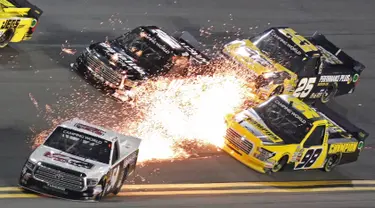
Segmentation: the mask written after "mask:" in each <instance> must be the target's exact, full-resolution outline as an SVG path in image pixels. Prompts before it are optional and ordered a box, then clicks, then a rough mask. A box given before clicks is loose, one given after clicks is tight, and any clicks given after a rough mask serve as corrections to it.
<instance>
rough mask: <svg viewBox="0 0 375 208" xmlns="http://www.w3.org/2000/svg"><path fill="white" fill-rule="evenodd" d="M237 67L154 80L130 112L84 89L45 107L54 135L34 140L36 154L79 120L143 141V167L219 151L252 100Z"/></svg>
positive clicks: (144, 87) (218, 66) (224, 65)
mask: <svg viewBox="0 0 375 208" xmlns="http://www.w3.org/2000/svg"><path fill="white" fill-rule="evenodd" d="M233 66H234V65H233V64H232V63H223V62H221V63H216V64H212V65H211V66H210V67H207V68H205V69H203V71H204V72H203V73H202V72H200V75H196V74H197V70H195V71H194V75H190V76H188V77H184V78H179V77H177V78H176V77H160V78H158V79H156V80H150V81H149V82H147V83H144V84H142V85H141V86H139V87H138V88H136V89H135V91H134V92H135V94H136V95H137V96H136V100H135V105H133V106H131V107H130V106H129V105H122V106H113V105H114V104H113V103H114V102H113V100H111V99H108V98H104V99H103V98H102V97H101V96H100V95H99V96H98V95H96V97H95V95H94V93H92V92H91V93H89V92H88V91H87V92H83V91H82V89H85V88H84V87H81V91H78V90H77V91H76V90H75V91H76V93H74V94H73V95H71V98H69V99H67V98H65V99H66V100H65V101H59V103H60V104H61V105H60V106H59V105H55V106H46V109H45V110H44V111H45V116H44V117H45V119H46V120H47V121H49V122H50V125H51V129H48V130H44V131H41V132H38V133H37V135H35V137H33V138H32V143H33V148H35V147H36V146H38V145H39V144H40V143H42V142H43V141H44V140H45V139H46V137H47V136H48V134H49V133H50V132H51V131H52V130H53V128H54V127H56V125H58V124H59V123H61V122H63V121H65V120H67V119H71V118H74V117H78V118H80V119H83V120H86V121H88V122H90V123H93V124H96V125H100V126H103V127H106V128H111V129H113V130H115V131H118V132H120V133H123V134H127V135H133V136H136V137H139V138H141V139H142V143H141V146H140V152H139V159H138V161H139V162H145V161H150V160H165V159H177V158H186V157H190V156H194V155H195V154H197V152H196V151H197V150H198V149H201V148H209V147H212V146H213V147H215V148H214V149H216V150H220V147H222V144H223V142H224V140H223V136H224V134H225V130H226V126H225V123H224V119H223V118H224V116H225V115H226V114H228V113H232V112H234V111H236V110H238V109H239V108H241V107H242V106H243V104H244V102H245V101H246V100H249V99H251V96H252V93H251V90H250V89H251V88H249V87H247V84H248V79H247V78H246V72H243V73H241V72H242V71H239V69H238V68H234V67H233ZM192 68H193V67H192ZM195 69H196V68H195ZM212 69H215V71H214V72H212ZM191 70H192V69H191ZM201 71H202V70H201ZM209 71H211V73H208V72H209ZM30 98H31V99H32V101H33V103H34V105H36V106H38V104H37V102H36V100H35V99H34V98H32V97H31V96H30ZM66 102H69V103H70V107H69V104H66ZM62 103H65V104H62ZM52 108H53V109H52ZM60 114H62V115H64V117H60V116H62V115H60ZM211 151H212V149H211Z"/></svg>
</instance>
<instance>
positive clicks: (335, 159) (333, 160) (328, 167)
mask: <svg viewBox="0 0 375 208" xmlns="http://www.w3.org/2000/svg"><path fill="white" fill-rule="evenodd" d="M341 156H342V155H341V154H335V155H330V156H328V157H327V160H326V162H325V163H324V166H323V168H322V170H323V171H324V172H331V171H332V170H333V169H334V168H335V167H336V166H337V165H338V164H339V163H340V160H341Z"/></svg>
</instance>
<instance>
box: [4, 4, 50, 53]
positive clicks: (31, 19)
mask: <svg viewBox="0 0 375 208" xmlns="http://www.w3.org/2000/svg"><path fill="white" fill-rule="evenodd" d="M42 13H43V11H42V10H41V9H39V8H38V7H37V6H35V5H33V4H31V3H30V2H28V1H27V0H0V48H4V47H6V46H7V45H8V44H9V43H10V42H21V41H24V40H29V39H31V37H32V35H33V33H34V31H35V28H36V26H37V24H38V21H39V18H40V16H41V15H42Z"/></svg>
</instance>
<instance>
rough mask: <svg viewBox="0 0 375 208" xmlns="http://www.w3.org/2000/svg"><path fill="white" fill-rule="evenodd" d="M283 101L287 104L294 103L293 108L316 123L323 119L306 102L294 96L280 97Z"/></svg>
mask: <svg viewBox="0 0 375 208" xmlns="http://www.w3.org/2000/svg"><path fill="white" fill-rule="evenodd" d="M278 97H280V98H281V99H282V100H284V101H285V102H286V103H291V102H293V105H292V106H293V108H294V109H295V110H296V111H298V112H300V113H301V114H303V115H304V116H305V117H306V118H307V119H309V120H312V121H316V120H320V119H322V118H323V117H322V116H321V115H320V114H318V113H317V112H316V111H315V110H314V109H313V108H311V107H310V106H309V105H307V104H306V103H305V102H303V101H301V100H300V99H298V98H296V97H294V96H292V95H278Z"/></svg>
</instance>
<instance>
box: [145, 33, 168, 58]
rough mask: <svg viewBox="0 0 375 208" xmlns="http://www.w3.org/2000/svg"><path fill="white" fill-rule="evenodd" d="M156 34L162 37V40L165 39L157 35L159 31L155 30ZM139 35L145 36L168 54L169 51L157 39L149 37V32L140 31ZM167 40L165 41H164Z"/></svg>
mask: <svg viewBox="0 0 375 208" xmlns="http://www.w3.org/2000/svg"><path fill="white" fill-rule="evenodd" d="M156 34H157V35H158V37H159V38H160V39H162V40H163V41H165V38H164V37H161V35H159V33H157V32H156ZM140 36H141V37H144V38H146V39H147V40H148V41H150V42H151V43H152V44H154V45H156V46H157V47H158V48H160V49H161V50H162V51H163V52H164V53H166V54H170V53H171V51H170V50H168V49H167V48H166V47H165V46H163V45H162V44H160V43H159V42H158V41H157V40H155V39H154V38H152V37H151V35H150V34H148V33H145V32H141V34H140ZM165 42H167V41H165ZM167 43H168V42H167Z"/></svg>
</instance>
